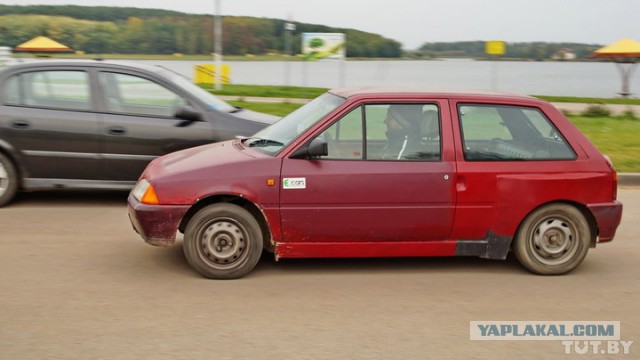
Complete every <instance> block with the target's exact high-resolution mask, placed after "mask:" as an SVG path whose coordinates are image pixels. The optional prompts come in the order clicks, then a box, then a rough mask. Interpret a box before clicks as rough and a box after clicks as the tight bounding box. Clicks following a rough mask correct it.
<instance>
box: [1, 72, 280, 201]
mask: <svg viewBox="0 0 640 360" xmlns="http://www.w3.org/2000/svg"><path fill="white" fill-rule="evenodd" d="M277 119H278V118H277V117H275V116H272V115H267V114H262V113H257V112H253V111H250V110H246V109H242V108H237V107H234V106H232V105H230V104H228V103H226V102H224V101H223V100H221V99H219V98H217V97H215V96H214V95H212V94H210V93H209V92H207V91H205V90H203V89H202V88H200V87H198V86H196V85H194V84H192V83H191V82H190V81H189V80H188V79H186V78H184V77H183V76H181V75H179V74H177V73H174V72H172V71H170V70H168V69H165V68H162V67H157V66H147V65H142V64H137V63H133V62H115V61H93V60H86V61H74V60H69V61H37V62H30V63H25V64H19V65H14V66H11V67H8V68H6V69H4V70H2V71H0V206H2V205H5V204H6V203H8V202H9V201H11V199H12V198H13V197H14V196H15V194H16V192H17V191H19V190H35V189H55V188H75V189H129V188H131V187H133V185H134V184H135V181H136V180H137V179H138V176H139V175H140V173H141V172H142V171H143V170H144V168H145V167H146V165H147V164H148V163H149V162H150V161H151V160H153V159H155V158H156V157H158V156H161V155H164V154H167V153H170V152H173V151H176V150H181V149H185V148H190V147H193V146H197V145H202V144H207V143H211V142H217V141H221V140H228V139H232V138H234V137H235V136H237V135H242V136H246V135H252V134H254V133H255V132H257V131H258V130H260V129H262V128H263V127H265V126H267V125H269V124H271V123H273V122H275V121H276V120H277Z"/></svg>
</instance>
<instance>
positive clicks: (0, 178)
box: [0, 163, 9, 196]
mask: <svg viewBox="0 0 640 360" xmlns="http://www.w3.org/2000/svg"><path fill="white" fill-rule="evenodd" d="M8 187H9V174H7V169H5V168H4V165H2V164H1V163H0V196H2V195H4V193H5V192H7V188H8Z"/></svg>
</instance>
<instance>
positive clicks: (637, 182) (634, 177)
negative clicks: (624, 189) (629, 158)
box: [618, 173, 640, 186]
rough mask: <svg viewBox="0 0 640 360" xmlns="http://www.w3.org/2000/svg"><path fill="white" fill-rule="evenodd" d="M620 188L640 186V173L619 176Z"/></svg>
mask: <svg viewBox="0 0 640 360" xmlns="http://www.w3.org/2000/svg"><path fill="white" fill-rule="evenodd" d="M618 185H619V186H640V173H620V174H618Z"/></svg>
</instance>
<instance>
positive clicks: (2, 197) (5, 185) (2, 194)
mask: <svg viewBox="0 0 640 360" xmlns="http://www.w3.org/2000/svg"><path fill="white" fill-rule="evenodd" d="M17 192H18V172H17V171H16V167H15V166H14V165H13V162H11V160H9V158H8V157H6V156H5V155H4V154H2V153H0V206H4V205H6V204H8V203H9V202H10V201H11V200H13V198H14V196H16V193H17Z"/></svg>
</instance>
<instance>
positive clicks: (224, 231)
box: [183, 203, 263, 279]
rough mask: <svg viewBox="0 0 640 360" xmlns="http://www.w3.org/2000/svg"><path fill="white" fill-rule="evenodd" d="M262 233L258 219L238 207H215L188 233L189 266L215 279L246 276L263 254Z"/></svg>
mask: <svg viewBox="0 0 640 360" xmlns="http://www.w3.org/2000/svg"><path fill="white" fill-rule="evenodd" d="M262 244H263V240H262V231H261V230H260V225H259V224H258V222H257V221H256V219H255V218H254V217H253V215H251V213H249V212H248V211H247V210H245V209H244V208H242V207H240V206H238V205H234V204H227V203H221V204H214V205H209V206H207V207H205V208H203V209H201V210H200V211H198V212H197V213H196V214H195V215H194V216H193V218H192V219H191V220H190V221H189V224H188V225H187V227H186V229H185V232H184V243H183V249H184V254H185V256H186V258H187V261H188V262H189V264H190V265H191V266H192V267H193V268H194V269H195V270H196V271H198V272H199V273H200V274H202V275H204V276H205V277H207V278H211V279H236V278H240V277H242V276H245V275H246V274H248V273H249V272H251V270H253V268H254V267H255V266H256V264H257V263H258V260H260V255H261V254H262Z"/></svg>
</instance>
